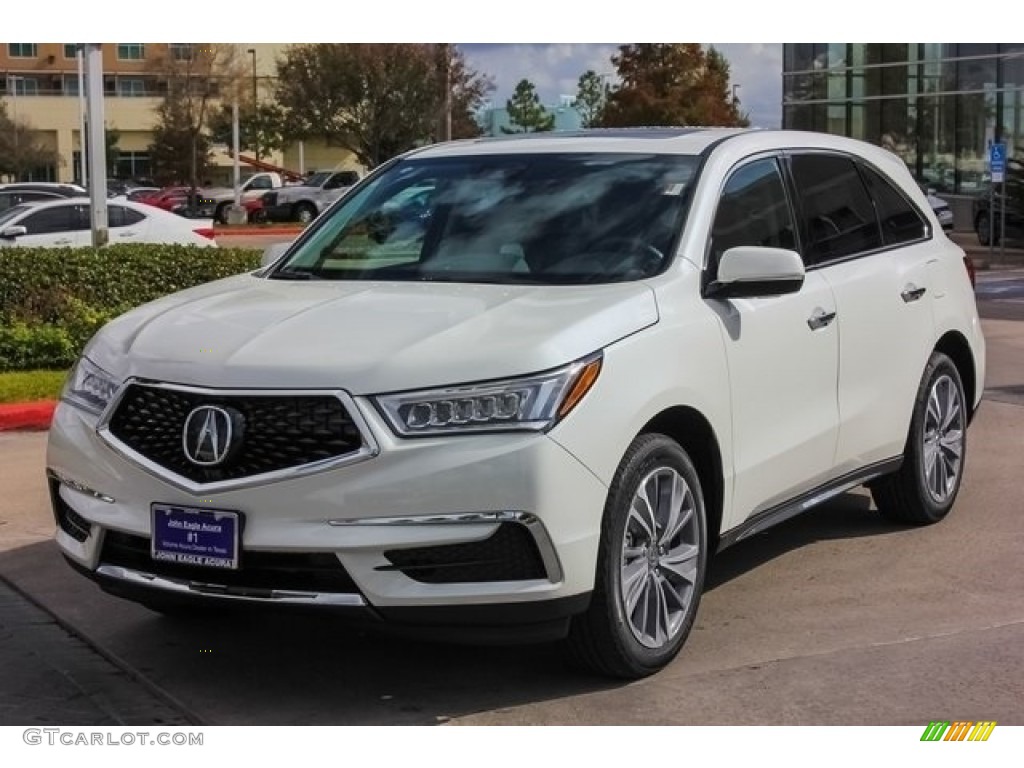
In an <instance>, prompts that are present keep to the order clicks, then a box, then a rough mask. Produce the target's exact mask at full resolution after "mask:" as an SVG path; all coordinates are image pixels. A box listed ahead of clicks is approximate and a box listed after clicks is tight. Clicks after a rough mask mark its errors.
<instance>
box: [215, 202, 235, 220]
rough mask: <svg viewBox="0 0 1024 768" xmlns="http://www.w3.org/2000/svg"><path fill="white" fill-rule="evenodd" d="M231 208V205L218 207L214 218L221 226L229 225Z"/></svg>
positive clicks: (222, 204) (224, 204) (226, 204)
mask: <svg viewBox="0 0 1024 768" xmlns="http://www.w3.org/2000/svg"><path fill="white" fill-rule="evenodd" d="M230 208H231V203H221V204H220V205H218V206H217V212H216V213H215V214H214V218H215V219H216V220H217V221H219V222H220V223H221V224H227V223H228V210H229V209H230Z"/></svg>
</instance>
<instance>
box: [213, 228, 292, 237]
mask: <svg viewBox="0 0 1024 768" xmlns="http://www.w3.org/2000/svg"><path fill="white" fill-rule="evenodd" d="M304 231H305V229H304V228H303V227H299V228H296V227H252V228H249V227H236V228H229V227H215V228H214V230H213V236H214V237H215V238H216V237H236V236H239V235H241V236H248V237H255V236H258V235H298V234H300V233H302V232H304Z"/></svg>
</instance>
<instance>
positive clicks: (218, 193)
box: [203, 171, 285, 224]
mask: <svg viewBox="0 0 1024 768" xmlns="http://www.w3.org/2000/svg"><path fill="white" fill-rule="evenodd" d="M284 185H285V182H284V179H283V178H282V177H281V174H279V173H275V172H273V171H261V172H260V173H254V174H253V175H252V176H250V177H249V178H247V179H246V180H245V181H244V182H242V205H243V206H244V207H245V208H246V209H247V210H248V211H249V220H250V221H251V220H253V219H254V218H255V216H254V215H253V214H254V212H255V211H259V212H260V214H261V215H262V211H261V210H260V209H259V206H256V205H245V204H246V202H247V201H256V200H259V199H260V198H262V197H263V195H265V194H266V193H267V192H269V191H271V190H274V189H279V188H280V187H283V186H284ZM203 195H204V197H205V199H206V202H207V203H208V204H211V205H212V207H213V211H212V215H213V218H214V219H216V220H217V221H218V222H220V223H221V224H227V223H228V208H230V207H231V206H232V205H234V204H235V191H234V190H233V189H232V188H231V187H214V188H210V189H204V190H203Z"/></svg>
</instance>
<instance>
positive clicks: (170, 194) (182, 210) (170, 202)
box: [139, 186, 216, 219]
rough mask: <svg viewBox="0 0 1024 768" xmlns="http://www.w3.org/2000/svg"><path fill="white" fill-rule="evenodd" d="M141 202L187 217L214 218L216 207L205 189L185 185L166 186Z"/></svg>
mask: <svg viewBox="0 0 1024 768" xmlns="http://www.w3.org/2000/svg"><path fill="white" fill-rule="evenodd" d="M193 198H194V199H193ZM139 202H140V203H143V204H145V205H151V206H153V207H155V208H160V209H161V210H164V211H169V212H170V213H176V214H178V215H179V216H184V217H187V218H199V219H212V218H213V216H214V211H215V209H216V201H215V200H213V198H211V197H210V196H209V195H207V194H206V192H205V191H204V190H202V189H199V188H196V189H195V190H193V189H192V187H184V186H176V187H164V188H163V189H161V190H159V191H158V192H156V193H154V194H152V195H149V196H144V197H141V198H139Z"/></svg>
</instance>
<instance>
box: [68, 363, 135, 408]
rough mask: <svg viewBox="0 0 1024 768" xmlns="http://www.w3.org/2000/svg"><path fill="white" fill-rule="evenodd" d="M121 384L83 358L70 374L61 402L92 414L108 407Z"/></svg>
mask: <svg viewBox="0 0 1024 768" xmlns="http://www.w3.org/2000/svg"><path fill="white" fill-rule="evenodd" d="M119 385H120V382H119V381H118V380H117V379H115V378H114V377H113V376H111V375H110V374H109V373H107V372H106V371H104V370H103V369H102V368H100V367H99V366H98V365H96V364H95V363H94V362H92V361H91V360H89V359H88V358H86V357H81V358H79V359H78V362H77V363H75V367H74V368H72V369H71V373H69V374H68V380H67V381H66V382H65V383H64V391H63V392H61V395H60V397H61V400H65V401H66V402H69V403H71V404H73V405H77V406H78V407H79V408H82V409H84V410H86V411H89V412H90V413H97V414H98V413H100V412H101V411H102V410H103V409H104V408H106V407H107V403H109V402H110V398H112V397H113V396H114V392H116V391H117V388H118V386H119Z"/></svg>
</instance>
